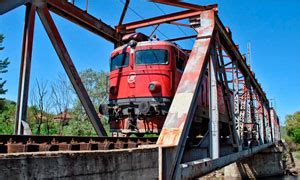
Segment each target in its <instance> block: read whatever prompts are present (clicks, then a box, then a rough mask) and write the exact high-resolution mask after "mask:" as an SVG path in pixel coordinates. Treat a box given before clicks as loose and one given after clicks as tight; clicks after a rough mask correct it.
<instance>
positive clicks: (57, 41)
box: [37, 7, 107, 136]
mask: <svg viewBox="0 0 300 180" xmlns="http://www.w3.org/2000/svg"><path fill="white" fill-rule="evenodd" d="M37 12H38V15H39V17H40V19H41V21H42V23H43V25H44V28H45V30H46V32H47V34H48V36H49V38H50V40H51V42H52V45H53V47H54V49H55V51H56V53H57V54H58V56H59V59H60V61H61V63H62V65H63V67H64V69H65V70H66V73H67V75H68V77H69V79H70V81H71V83H72V85H73V87H74V89H75V91H76V94H77V95H78V98H79V99H80V101H81V103H82V105H83V107H84V109H85V111H86V113H87V115H88V117H89V119H90V121H91V123H92V125H93V126H94V129H95V131H96V133H97V134H98V135H99V136H106V135H107V134H106V132H105V129H104V127H103V125H102V123H101V121H100V119H99V117H98V115H97V112H96V110H95V108H94V105H93V103H92V101H91V99H90V97H89V95H88V93H87V91H86V89H85V87H84V85H83V83H82V81H81V79H80V76H79V74H78V72H77V70H76V68H75V66H74V64H73V62H72V59H71V57H70V55H69V53H68V51H67V49H66V47H65V45H64V43H63V40H62V38H61V36H60V34H59V32H58V30H57V28H56V26H55V23H54V21H53V19H52V17H51V15H50V13H49V11H48V9H47V8H46V7H42V8H38V9H37Z"/></svg>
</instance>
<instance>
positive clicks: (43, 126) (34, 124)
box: [0, 69, 110, 136]
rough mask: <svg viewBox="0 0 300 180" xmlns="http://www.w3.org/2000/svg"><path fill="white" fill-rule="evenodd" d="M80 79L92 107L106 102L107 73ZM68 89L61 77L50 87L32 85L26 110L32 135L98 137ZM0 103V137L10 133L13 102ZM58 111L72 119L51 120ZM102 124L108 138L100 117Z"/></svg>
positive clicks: (83, 74) (86, 73) (104, 120)
mask: <svg viewBox="0 0 300 180" xmlns="http://www.w3.org/2000/svg"><path fill="white" fill-rule="evenodd" d="M80 76H81V78H82V81H83V84H84V86H85V88H86V89H87V92H88V94H89V96H90V98H91V100H92V102H93V104H94V106H95V108H96V109H98V107H99V105H100V104H101V103H107V100H108V97H107V93H106V85H107V83H106V77H107V74H106V73H105V72H96V71H93V70H92V69H88V70H85V71H83V72H81V73H80ZM71 89H72V86H71V84H70V82H69V81H68V79H66V78H64V77H59V78H58V79H57V80H55V81H54V82H53V83H52V85H51V86H47V82H45V81H41V80H39V81H37V82H36V83H35V85H34V86H33V89H31V90H32V91H31V95H30V97H31V99H30V100H31V107H28V110H27V121H28V123H29V125H30V128H31V130H32V133H33V134H40V135H74V136H97V134H96V132H95V130H94V128H93V126H92V124H91V122H90V121H89V119H88V117H87V115H86V113H85V110H84V108H83V106H82V105H81V102H80V101H79V99H78V98H75V91H73V90H71ZM0 103H2V105H3V108H2V109H0V112H1V114H0V134H13V130H14V121H15V110H16V103H14V102H12V101H6V100H3V101H0ZM61 112H67V113H68V114H70V116H71V119H70V120H66V121H59V120H55V119H54V117H55V116H57V114H59V113H61ZM101 122H102V124H103V125H104V128H105V130H106V132H107V134H108V135H110V132H109V125H108V119H107V118H106V117H102V118H101Z"/></svg>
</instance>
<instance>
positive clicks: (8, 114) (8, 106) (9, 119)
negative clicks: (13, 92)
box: [0, 100, 16, 134]
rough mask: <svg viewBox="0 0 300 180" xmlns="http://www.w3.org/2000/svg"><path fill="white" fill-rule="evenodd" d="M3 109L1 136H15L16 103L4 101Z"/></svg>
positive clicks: (0, 124)
mask: <svg viewBox="0 0 300 180" xmlns="http://www.w3.org/2000/svg"><path fill="white" fill-rule="evenodd" d="M1 102H2V103H3V108H2V109H1V110H0V127H1V128H0V134H13V132H14V121H15V109H16V103H15V102H12V101H8V100H2V101H1Z"/></svg>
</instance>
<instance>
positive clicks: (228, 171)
mask: <svg viewBox="0 0 300 180" xmlns="http://www.w3.org/2000/svg"><path fill="white" fill-rule="evenodd" d="M282 153H283V149H282V147H278V146H272V147H270V148H268V149H266V150H264V151H261V152H259V153H257V154H255V155H253V156H250V157H248V158H246V159H243V160H242V161H237V162H235V163H232V164H230V165H228V166H226V167H225V168H224V169H225V171H224V176H225V178H250V179H253V178H258V177H269V176H276V175H283V173H284V165H283V164H284V163H283V158H282Z"/></svg>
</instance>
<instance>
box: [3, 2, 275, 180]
mask: <svg viewBox="0 0 300 180" xmlns="http://www.w3.org/2000/svg"><path fill="white" fill-rule="evenodd" d="M152 2H156V3H162V4H167V5H170V6H176V7H181V8H185V9H186V10H184V11H180V12H175V13H170V14H165V15H162V16H157V17H152V18H148V19H144V20H141V21H135V22H130V23H123V19H124V17H125V15H126V11H127V9H128V6H129V3H130V1H129V0H126V3H125V6H124V9H123V11H122V13H121V17H120V23H119V24H118V25H117V26H116V27H115V28H112V27H111V26H109V25H108V24H106V23H104V22H102V21H99V20H98V19H97V18H96V17H94V16H92V15H91V14H89V13H88V12H87V11H86V10H82V9H80V8H78V7H76V5H75V4H74V1H73V2H72V1H71V2H70V1H67V0H14V1H11V0H0V14H4V13H6V12H8V11H11V10H13V9H14V8H17V7H19V6H23V5H25V6H26V16H25V27H24V35H23V48H22V58H21V67H20V79H19V91H18V99H17V117H16V127H15V130H16V131H15V133H16V134H18V135H22V134H23V133H24V124H26V114H27V112H26V111H27V102H28V91H29V80H30V67H31V56H32V45H33V36H34V24H35V18H36V14H37V15H38V17H39V18H40V20H41V22H42V24H43V26H44V28H45V30H46V32H47V34H48V37H49V39H50V40H51V42H52V45H53V47H54V49H55V51H56V53H57V55H58V56H59V59H60V61H61V63H62V65H63V67H64V69H65V71H66V73H67V75H68V77H69V79H70V81H71V83H72V85H73V87H74V89H75V91H76V93H77V95H78V97H79V99H80V101H81V103H82V105H83V107H84V109H85V111H86V113H87V115H88V117H89V119H90V121H91V123H92V124H93V126H94V128H95V130H96V132H97V134H98V135H99V136H100V137H101V136H106V132H105V130H104V128H103V125H102V124H101V121H100V120H99V117H98V116H97V112H96V110H95V109H94V106H93V104H92V102H91V100H90V98H89V96H88V94H87V91H86V89H85V88H84V86H83V84H82V81H81V79H80V77H79V75H78V72H77V70H76V67H75V66H74V64H73V62H72V59H71V56H70V54H69V53H68V51H67V48H66V46H65V44H64V42H63V40H62V38H61V36H60V33H59V31H58V29H57V27H56V25H55V22H54V20H53V18H52V16H51V14H50V11H51V12H53V13H55V14H57V15H59V16H61V17H63V18H65V19H67V20H69V21H71V22H73V23H75V24H77V25H78V26H81V27H83V28H85V29H87V30H88V31H91V32H93V33H94V34H96V35H98V36H100V37H102V38H104V39H106V40H108V41H109V42H111V43H113V44H114V45H115V47H118V46H120V45H122V37H123V36H124V35H126V34H129V33H132V32H136V31H138V30H139V29H141V28H144V27H149V26H154V27H155V30H156V29H157V27H159V26H160V25H162V24H168V25H170V26H171V27H174V26H175V25H176V26H184V27H189V28H193V29H194V30H195V32H196V34H195V35H190V36H185V37H176V38H172V39H168V41H172V42H176V41H180V40H185V39H193V40H194V45H193V48H192V50H191V53H190V57H189V60H188V63H187V65H186V68H185V70H184V73H183V76H182V79H181V81H180V83H179V86H178V89H177V92H176V94H175V97H174V99H173V102H172V105H171V108H170V110H169V113H168V115H167V118H166V120H165V124H164V127H163V129H162V131H161V133H160V135H159V138H158V139H155V140H153V139H152V140H128V139H126V140H120V141H121V142H124V141H125V142H126V143H127V146H124V143H123V146H122V147H121V148H130V147H131V146H130V145H128V142H131V144H132V142H133V144H134V145H133V146H132V147H138V145H143V146H152V147H153V146H155V147H158V148H159V160H158V161H159V162H158V163H159V178H160V179H182V178H183V179H185V178H194V177H199V176H202V175H205V174H207V173H209V172H212V171H214V170H216V169H218V168H221V167H224V166H226V165H228V164H230V163H232V162H235V161H237V160H240V159H242V158H245V157H247V156H250V155H252V154H255V153H257V152H259V151H261V150H263V149H266V148H268V147H270V146H272V145H273V144H274V143H275V142H276V141H277V140H278V139H279V138H278V137H279V131H276V130H275V127H274V125H273V122H272V117H274V111H273V109H272V108H271V107H270V105H269V101H268V99H267V97H266V93H265V92H264V91H263V89H262V87H261V85H260V83H259V82H258V80H257V79H256V77H255V74H254V73H253V72H252V71H251V69H250V68H249V66H248V65H247V63H246V59H245V57H244V56H243V55H242V54H241V53H240V51H239V49H238V47H237V46H236V44H235V43H234V42H233V40H232V38H231V32H230V29H229V28H226V27H225V26H224V25H223V24H222V22H221V20H220V18H219V17H218V7H217V5H208V6H200V5H194V4H189V3H185V2H181V1H171V0H152ZM181 20H188V22H189V23H187V24H183V23H181V22H179V21H181ZM155 30H154V31H155ZM206 72H208V77H209V94H210V95H209V107H210V108H209V119H210V121H209V127H208V129H207V133H206V134H205V136H203V137H199V138H196V139H195V140H193V141H196V143H193V145H192V146H191V145H190V143H188V142H191V140H188V139H189V133H190V132H191V131H192V130H193V129H194V128H196V125H195V124H194V117H195V116H197V113H198V111H199V109H198V108H197V105H196V99H197V98H198V94H199V90H200V88H201V86H200V85H201V82H202V81H203V77H204V73H206ZM218 85H220V86H221V88H222V99H221V100H222V101H224V105H225V109H226V112H227V118H221V117H220V115H219V109H218V108H219V106H218V103H219V102H220V99H218V98H220V97H219V96H218ZM276 121H278V120H277V119H276ZM220 122H222V127H220ZM220 129H223V130H224V129H226V131H229V132H230V133H229V134H230V135H229V136H226V137H224V136H223V135H222V131H221V130H220ZM24 138H25V140H24ZM30 138H31V140H32V139H34V140H35V141H38V142H40V143H42V139H43V138H41V137H30ZM30 138H28V137H27V139H26V136H19V137H18V136H11V137H7V136H0V142H2V146H1V148H2V149H3V147H4V146H5V145H7V144H9V143H10V145H12V144H14V143H16V142H21V144H23V145H21V147H20V146H19V149H18V148H16V149H17V150H13V151H12V152H24V151H26V150H25V149H27V151H29V150H28V144H29V146H30V145H32V142H31V141H30V140H29V139H30ZM44 138H45V139H47V140H45V141H47V143H48V144H51V142H50V141H51V140H49V139H51V138H50V137H47V138H46V137H44ZM61 138H63V137H61ZM66 138H67V137H66ZM37 139H38V140H37ZM57 139H59V137H57ZM71 139H73V141H71ZM75 139H76V138H75ZM77 139H78V138H77ZM108 139H110V140H105V139H104V140H103V139H102V140H96V141H99V142H100V144H101V143H102V147H103V148H104V149H105V148H107V149H109V147H108V146H105V145H103V143H109V142H111V141H113V142H115V143H116V141H115V140H112V139H113V138H108ZM61 141H62V142H66V144H72V142H73V144H74V137H69V139H68V138H67V140H61ZM77 141H78V142H84V143H86V144H89V145H90V148H87V149H88V150H93V148H92V145H91V144H92V143H93V142H94V141H93V142H91V141H89V140H87V139H85V140H84V139H83V140H82V139H81V140H80V139H78V140H77ZM77 141H76V142H77ZM187 141H188V142H187ZM28 142H29V143H28ZM137 142H144V143H137ZM126 143H125V144H126ZM54 144H55V143H54ZM116 144H117V143H116ZM121 144H122V143H121ZM19 145H20V143H19ZM35 145H36V143H35ZM106 145H107V144H106ZM86 146H88V145H86ZM86 146H85V147H86ZM99 146H100V145H99ZM7 147H8V146H7ZM10 147H14V146H10ZM26 147H27V148H26ZM40 147H41V146H40V145H36V146H31V148H29V149H31V151H41V150H40V149H39V148H40ZM68 147H69V146H68ZM80 147H81V146H79V147H78V146H77V148H75V149H76V150H81V148H80ZM59 148H60V146H58V148H57V150H59ZM62 148H63V147H62ZM20 149H21V150H20ZM87 149H85V150H87ZM100 149H101V148H100ZM44 150H45V148H44ZM48 150H49V149H48ZM70 150H72V148H71V149H70ZM2 152H7V150H4V151H2Z"/></svg>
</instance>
